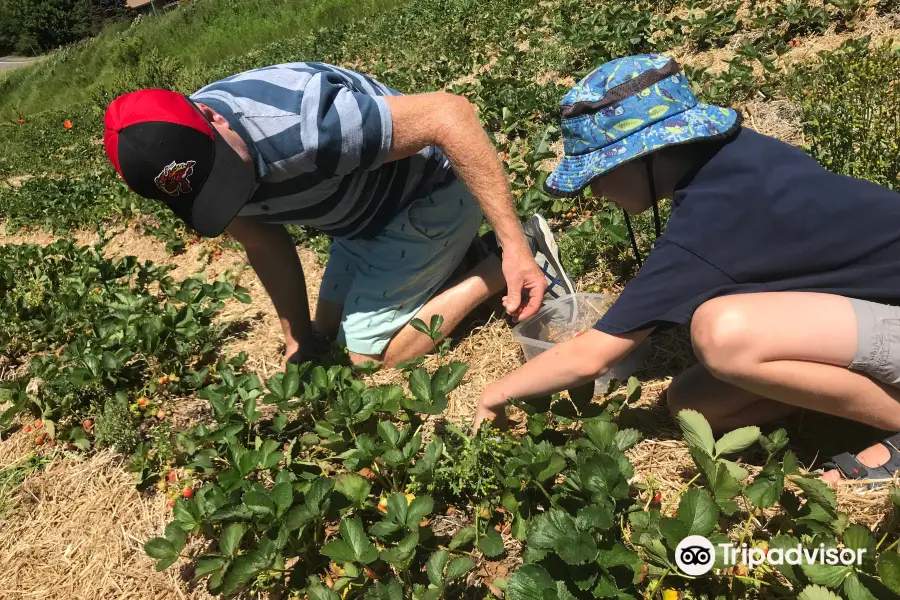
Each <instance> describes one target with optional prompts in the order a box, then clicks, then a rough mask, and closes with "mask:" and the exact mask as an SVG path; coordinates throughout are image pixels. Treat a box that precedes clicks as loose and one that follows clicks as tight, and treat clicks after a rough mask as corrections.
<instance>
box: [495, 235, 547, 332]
mask: <svg viewBox="0 0 900 600" xmlns="http://www.w3.org/2000/svg"><path fill="white" fill-rule="evenodd" d="M503 277H504V278H505V279H506V296H504V297H503V307H504V308H505V309H506V312H508V313H509V314H510V315H512V316H513V317H514V318H515V320H516V321H521V320H523V319H527V318H528V317H530V316H531V315H533V314H535V313H536V312H537V311H538V309H539V308H540V307H541V302H543V300H544V294H545V293H546V292H547V279H546V278H545V277H544V273H543V272H542V271H541V269H540V267H538V265H537V263H536V262H534V257H533V256H532V255H531V252H530V251H528V250H525V251H524V252H522V251H520V252H518V253H516V254H513V253H512V252H505V251H504V253H503Z"/></svg>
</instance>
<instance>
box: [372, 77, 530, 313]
mask: <svg viewBox="0 0 900 600" xmlns="http://www.w3.org/2000/svg"><path fill="white" fill-rule="evenodd" d="M385 101H386V102H387V105H388V108H390V111H391V121H392V123H393V125H392V127H393V134H392V142H391V150H390V153H389V154H388V158H387V160H388V161H393V160H400V159H402V158H407V157H409V156H412V155H413V154H415V153H416V152H418V151H419V150H421V149H422V148H425V147H428V146H437V147H439V148H440V149H441V150H442V151H443V152H444V154H446V155H447V158H448V159H449V160H450V164H452V165H453V167H454V169H455V170H456V173H457V174H458V175H459V177H460V179H462V181H463V183H464V184H465V185H466V187H468V188H469V190H470V191H471V192H472V195H473V196H474V197H475V200H476V201H478V203H479V205H480V206H481V209H482V210H483V211H484V214H485V217H487V220H488V221H489V222H490V224H491V225H492V226H493V227H494V230H495V231H496V233H497V238H498V240H499V242H500V245H501V246H502V247H503V274H504V276H505V278H506V283H507V296H506V299H505V301H504V305H505V307H506V310H507V311H508V312H510V313H511V314H517V315H518V317H519V319H525V318H528V317H529V316H531V315H533V314H534V313H536V312H537V310H538V308H540V306H541V302H542V301H543V298H544V293H545V292H546V290H547V282H546V280H545V279H544V275H543V273H542V272H541V270H540V269H539V268H538V266H537V264H536V263H535V262H534V258H533V257H532V254H531V250H530V249H529V247H528V243H527V242H526V241H525V235H524V234H523V233H522V226H521V224H520V223H519V217H518V215H517V214H516V209H515V203H514V202H513V197H512V193H511V191H510V188H509V180H508V179H507V175H506V172H505V171H504V169H503V165H502V164H501V163H500V160H499V158H498V157H497V151H496V149H495V148H494V146H493V144H491V141H490V139H488V136H487V134H486V133H485V131H484V129H483V128H482V127H481V123H480V122H479V121H478V116H477V115H476V114H475V107H474V106H473V105H472V104H471V103H470V102H469V101H468V100H467V99H466V98H464V97H462V96H455V95H453V94H447V93H444V92H432V93H427V94H414V95H410V96H387V97H385ZM523 293H524V294H527V295H528V305H527V306H523V305H522V296H523V295H524V294H523Z"/></svg>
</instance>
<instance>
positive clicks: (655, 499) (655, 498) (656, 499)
mask: <svg viewBox="0 0 900 600" xmlns="http://www.w3.org/2000/svg"><path fill="white" fill-rule="evenodd" d="M660 500H662V492H656V493H655V494H654V495H653V502H654V503H656V504H659V501H660Z"/></svg>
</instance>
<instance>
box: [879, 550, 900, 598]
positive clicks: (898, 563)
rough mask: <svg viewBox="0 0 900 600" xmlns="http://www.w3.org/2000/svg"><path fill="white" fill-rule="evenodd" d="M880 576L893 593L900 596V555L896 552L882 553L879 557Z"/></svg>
mask: <svg viewBox="0 0 900 600" xmlns="http://www.w3.org/2000/svg"><path fill="white" fill-rule="evenodd" d="M878 574H879V575H880V576H881V581H883V582H884V585H886V586H887V587H888V588H890V590H891V591H892V592H894V593H895V594H900V555H898V554H897V553H896V552H882V553H881V555H880V556H879V557H878Z"/></svg>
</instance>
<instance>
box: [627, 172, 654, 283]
mask: <svg viewBox="0 0 900 600" xmlns="http://www.w3.org/2000/svg"><path fill="white" fill-rule="evenodd" d="M644 166H646V168H647V181H648V182H649V184H650V202H651V204H652V205H653V225H654V227H655V228H656V238H655V239H654V245H655V244H656V240H658V239H659V235H660V231H661V228H660V226H659V204H658V202H657V198H656V181H654V179H653V163H652V161H651V160H650V157H649V156H647V157H646V159H644ZM622 213H623V214H624V215H625V226H626V227H628V236H629V237H630V238H631V248H632V249H633V250H634V257H635V259H637V264H638V268H641V267H643V266H644V263H643V261H642V260H641V251H640V250H638V244H637V238H636V237H635V236H634V228H633V227H632V226H631V218H629V216H628V211H627V210H625V209H624V208H623V209H622Z"/></svg>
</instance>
